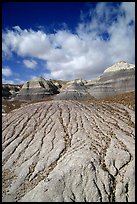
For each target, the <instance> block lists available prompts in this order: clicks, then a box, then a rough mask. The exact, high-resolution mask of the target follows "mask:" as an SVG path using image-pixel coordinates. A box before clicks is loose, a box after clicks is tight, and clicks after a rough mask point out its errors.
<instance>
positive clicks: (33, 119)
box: [2, 61, 135, 202]
mask: <svg viewBox="0 0 137 204" xmlns="http://www.w3.org/2000/svg"><path fill="white" fill-rule="evenodd" d="M134 71H135V68H134V66H132V65H129V66H128V65H127V64H126V63H125V62H123V61H122V62H119V64H117V66H112V67H110V68H108V69H106V70H105V71H104V73H103V74H102V76H100V77H99V79H97V80H94V81H93V80H87V81H86V80H74V81H69V82H65V83H61V82H57V81H50V80H49V81H46V80H44V79H43V78H39V79H36V80H33V81H29V82H27V83H26V84H24V85H23V86H22V89H21V90H20V91H19V93H18V94H17V95H16V96H17V97H19V100H16V101H14V100H13V101H8V102H12V103H14V102H16V103H17V102H18V101H19V102H20V103H21V105H20V106H18V107H16V108H14V109H12V110H11V111H9V112H8V113H7V114H4V115H2V202H135V87H134V83H135V78H134V77H135V75H134ZM55 83H56V84H55ZM112 89H113V90H114V92H112V93H111V90H112ZM57 92H58V93H57ZM37 93H39V95H38V94H37ZM47 95H50V96H51V99H49V100H46V97H47ZM66 96H68V97H67V98H66ZM27 97H28V98H27ZM36 97H41V98H42V101H41V102H39V101H36V100H35V99H36ZM81 97H82V98H83V99H82V100H81ZM44 98H45V100H44ZM33 99H34V100H33ZM22 100H23V102H21V101H22Z"/></svg>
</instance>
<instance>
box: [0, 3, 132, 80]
mask: <svg viewBox="0 0 137 204" xmlns="http://www.w3.org/2000/svg"><path fill="white" fill-rule="evenodd" d="M134 24H135V3H134V2H99V3H96V2H3V3H2V79H3V83H14V84H18V83H24V82H25V81H27V80H31V79H34V78H36V77H39V76H42V77H44V78H45V79H62V80H71V79H76V78H83V79H94V78H96V77H97V76H99V75H101V74H102V73H103V71H104V70H105V69H106V68H107V67H109V66H111V65H112V64H114V63H116V62H118V61H120V60H125V61H127V62H128V63H135V26H134Z"/></svg>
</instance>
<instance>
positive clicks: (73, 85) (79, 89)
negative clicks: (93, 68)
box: [54, 80, 91, 100]
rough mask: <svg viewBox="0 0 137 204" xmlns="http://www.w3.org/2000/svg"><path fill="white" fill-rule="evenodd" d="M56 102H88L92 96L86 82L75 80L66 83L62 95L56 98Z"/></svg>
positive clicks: (61, 90)
mask: <svg viewBox="0 0 137 204" xmlns="http://www.w3.org/2000/svg"><path fill="white" fill-rule="evenodd" d="M54 98H55V99H56V100H57V99H59V100H87V99H90V98H91V95H90V94H89V93H88V91H87V87H86V86H85V80H74V81H70V82H68V83H66V84H65V85H64V86H62V88H61V89H60V93H59V94H58V95H57V96H55V97H54Z"/></svg>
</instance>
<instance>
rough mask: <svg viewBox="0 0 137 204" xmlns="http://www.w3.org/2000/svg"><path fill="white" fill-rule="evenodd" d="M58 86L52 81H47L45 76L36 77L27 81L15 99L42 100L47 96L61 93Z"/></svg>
mask: <svg viewBox="0 0 137 204" xmlns="http://www.w3.org/2000/svg"><path fill="white" fill-rule="evenodd" d="M57 90H58V88H57V87H56V86H55V85H54V84H53V83H52V81H46V80H45V79H44V78H42V77H40V78H36V79H35V80H31V81H28V82H26V83H25V84H24V85H23V87H22V89H21V90H20V92H19V94H18V95H17V96H16V97H15V100H40V99H44V98H45V97H46V96H50V95H53V94H57V93H59V92H58V91H57Z"/></svg>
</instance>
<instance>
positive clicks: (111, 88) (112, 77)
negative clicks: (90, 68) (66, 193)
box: [87, 61, 135, 98]
mask: <svg viewBox="0 0 137 204" xmlns="http://www.w3.org/2000/svg"><path fill="white" fill-rule="evenodd" d="M87 87H88V91H89V93H90V94H91V95H92V96H94V97H95V98H103V97H106V96H113V95H116V94H119V93H125V92H131V91H135V65H134V64H128V63H126V62H125V61H120V62H118V63H116V64H114V65H112V66H111V67H109V68H107V69H106V70H105V71H104V73H103V75H101V76H100V78H99V79H98V80H97V81H96V82H95V83H88V84H87Z"/></svg>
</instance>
